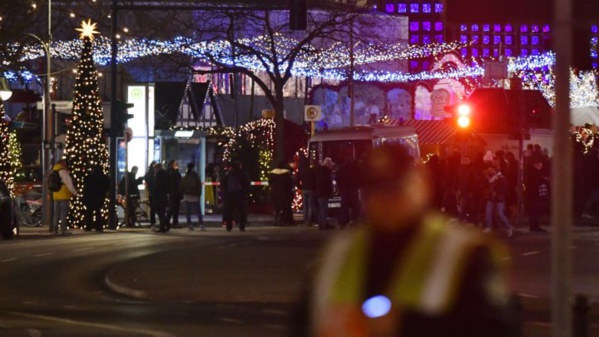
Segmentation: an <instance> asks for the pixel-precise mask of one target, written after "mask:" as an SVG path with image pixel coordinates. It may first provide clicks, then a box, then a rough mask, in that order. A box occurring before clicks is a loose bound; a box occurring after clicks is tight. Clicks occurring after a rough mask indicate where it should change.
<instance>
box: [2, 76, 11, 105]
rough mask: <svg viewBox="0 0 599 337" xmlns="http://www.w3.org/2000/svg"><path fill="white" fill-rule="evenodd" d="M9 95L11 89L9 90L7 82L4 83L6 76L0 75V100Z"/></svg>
mask: <svg viewBox="0 0 599 337" xmlns="http://www.w3.org/2000/svg"><path fill="white" fill-rule="evenodd" d="M10 96H12V90H10V87H9V86H8V83H6V78H4V76H2V77H0V100H2V101H6V100H7V99H9V98H10Z"/></svg>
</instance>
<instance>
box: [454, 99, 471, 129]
mask: <svg viewBox="0 0 599 337" xmlns="http://www.w3.org/2000/svg"><path fill="white" fill-rule="evenodd" d="M456 111H457V116H456V117H457V120H456V122H457V124H458V126H459V127H460V128H463V129H465V128H467V127H469V126H470V112H471V109H470V106H469V105H468V104H460V105H459V106H458V108H457V109H456Z"/></svg>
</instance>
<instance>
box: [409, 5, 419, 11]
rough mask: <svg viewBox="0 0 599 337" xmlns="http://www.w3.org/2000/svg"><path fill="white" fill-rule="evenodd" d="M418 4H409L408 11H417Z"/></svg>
mask: <svg viewBox="0 0 599 337" xmlns="http://www.w3.org/2000/svg"><path fill="white" fill-rule="evenodd" d="M418 11H419V8H418V4H410V13H418Z"/></svg>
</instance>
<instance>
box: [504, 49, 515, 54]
mask: <svg viewBox="0 0 599 337" xmlns="http://www.w3.org/2000/svg"><path fill="white" fill-rule="evenodd" d="M504 53H505V56H512V55H513V54H514V52H513V51H512V49H511V48H506V49H505V51H504Z"/></svg>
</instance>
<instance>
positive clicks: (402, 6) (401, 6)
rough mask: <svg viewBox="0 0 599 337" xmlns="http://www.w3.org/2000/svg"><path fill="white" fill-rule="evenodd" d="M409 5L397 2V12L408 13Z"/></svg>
mask: <svg viewBox="0 0 599 337" xmlns="http://www.w3.org/2000/svg"><path fill="white" fill-rule="evenodd" d="M407 12H408V5H406V4H397V13H407Z"/></svg>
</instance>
